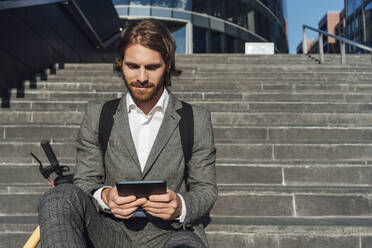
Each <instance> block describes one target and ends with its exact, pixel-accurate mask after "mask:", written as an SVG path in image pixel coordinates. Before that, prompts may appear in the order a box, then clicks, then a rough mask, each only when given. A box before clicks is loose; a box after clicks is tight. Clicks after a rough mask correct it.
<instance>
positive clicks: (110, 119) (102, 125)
mask: <svg viewBox="0 0 372 248" xmlns="http://www.w3.org/2000/svg"><path fill="white" fill-rule="evenodd" d="M119 102H120V98H118V99H114V100H110V101H107V102H105V103H104V104H103V106H102V110H101V115H100V116H99V127H98V141H99V143H100V145H101V150H102V154H103V157H105V154H106V150H107V143H108V141H109V138H110V134H111V129H112V125H113V123H114V114H115V113H116V110H117V108H118V106H119Z"/></svg>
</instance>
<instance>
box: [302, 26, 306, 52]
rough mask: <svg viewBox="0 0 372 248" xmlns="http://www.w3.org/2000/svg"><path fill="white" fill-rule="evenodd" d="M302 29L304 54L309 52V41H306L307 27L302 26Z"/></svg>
mask: <svg viewBox="0 0 372 248" xmlns="http://www.w3.org/2000/svg"><path fill="white" fill-rule="evenodd" d="M302 31H303V38H302V54H306V53H307V41H306V27H305V26H303V27H302Z"/></svg>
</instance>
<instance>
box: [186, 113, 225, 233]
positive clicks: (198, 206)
mask: <svg viewBox="0 0 372 248" xmlns="http://www.w3.org/2000/svg"><path fill="white" fill-rule="evenodd" d="M193 114H194V145H193V149H192V157H191V159H190V161H189V163H188V165H186V166H187V178H186V185H187V187H188V191H187V192H181V193H180V194H181V195H182V197H183V198H184V200H185V204H186V211H187V212H186V218H185V222H184V227H187V226H188V225H192V224H194V223H196V222H197V221H198V220H199V219H200V218H201V217H203V216H204V215H206V214H208V213H209V211H210V210H211V209H212V207H213V205H214V203H215V202H216V200H217V195H218V191H217V183H216V166H215V164H216V147H215V145H214V137H213V128H212V122H211V115H210V113H209V112H208V111H207V110H206V109H204V108H201V107H196V106H193Z"/></svg>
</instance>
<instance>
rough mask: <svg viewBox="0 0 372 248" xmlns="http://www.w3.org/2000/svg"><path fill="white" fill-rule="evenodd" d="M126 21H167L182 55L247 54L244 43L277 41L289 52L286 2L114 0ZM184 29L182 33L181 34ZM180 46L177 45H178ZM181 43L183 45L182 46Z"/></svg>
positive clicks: (276, 46)
mask: <svg viewBox="0 0 372 248" xmlns="http://www.w3.org/2000/svg"><path fill="white" fill-rule="evenodd" d="M113 3H114V4H115V7H116V9H117V12H118V14H119V16H120V17H121V18H122V20H123V21H124V22H123V23H124V24H126V23H127V22H131V21H135V20H139V19H143V18H148V17H152V18H157V19H162V20H164V21H166V23H167V24H168V26H169V27H170V28H171V31H172V32H173V34H174V35H175V32H176V31H177V32H178V33H176V36H178V37H175V38H176V40H177V39H178V43H182V42H181V41H182V40H184V41H183V43H184V44H185V45H184V46H185V48H184V49H183V47H181V46H178V47H179V48H180V49H179V50H178V52H180V53H183V52H185V53H192V52H194V53H221V52H228V53H234V52H239V53H241V52H244V43H245V42H248V41H251V42H274V44H275V48H276V52H281V53H287V52H288V41H287V33H286V26H285V20H284V15H283V13H284V11H283V5H284V3H283V0H113ZM180 30H181V31H180ZM178 43H177V45H178ZM183 43H182V44H183Z"/></svg>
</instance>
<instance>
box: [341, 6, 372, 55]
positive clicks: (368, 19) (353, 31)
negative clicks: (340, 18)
mask: <svg viewBox="0 0 372 248" xmlns="http://www.w3.org/2000/svg"><path fill="white" fill-rule="evenodd" d="M345 7H346V15H347V17H346V37H347V38H349V39H351V40H354V41H356V42H358V43H362V44H365V45H367V46H370V47H372V0H345ZM347 51H348V52H349V53H361V52H363V51H361V50H359V49H358V48H355V47H351V46H347Z"/></svg>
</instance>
